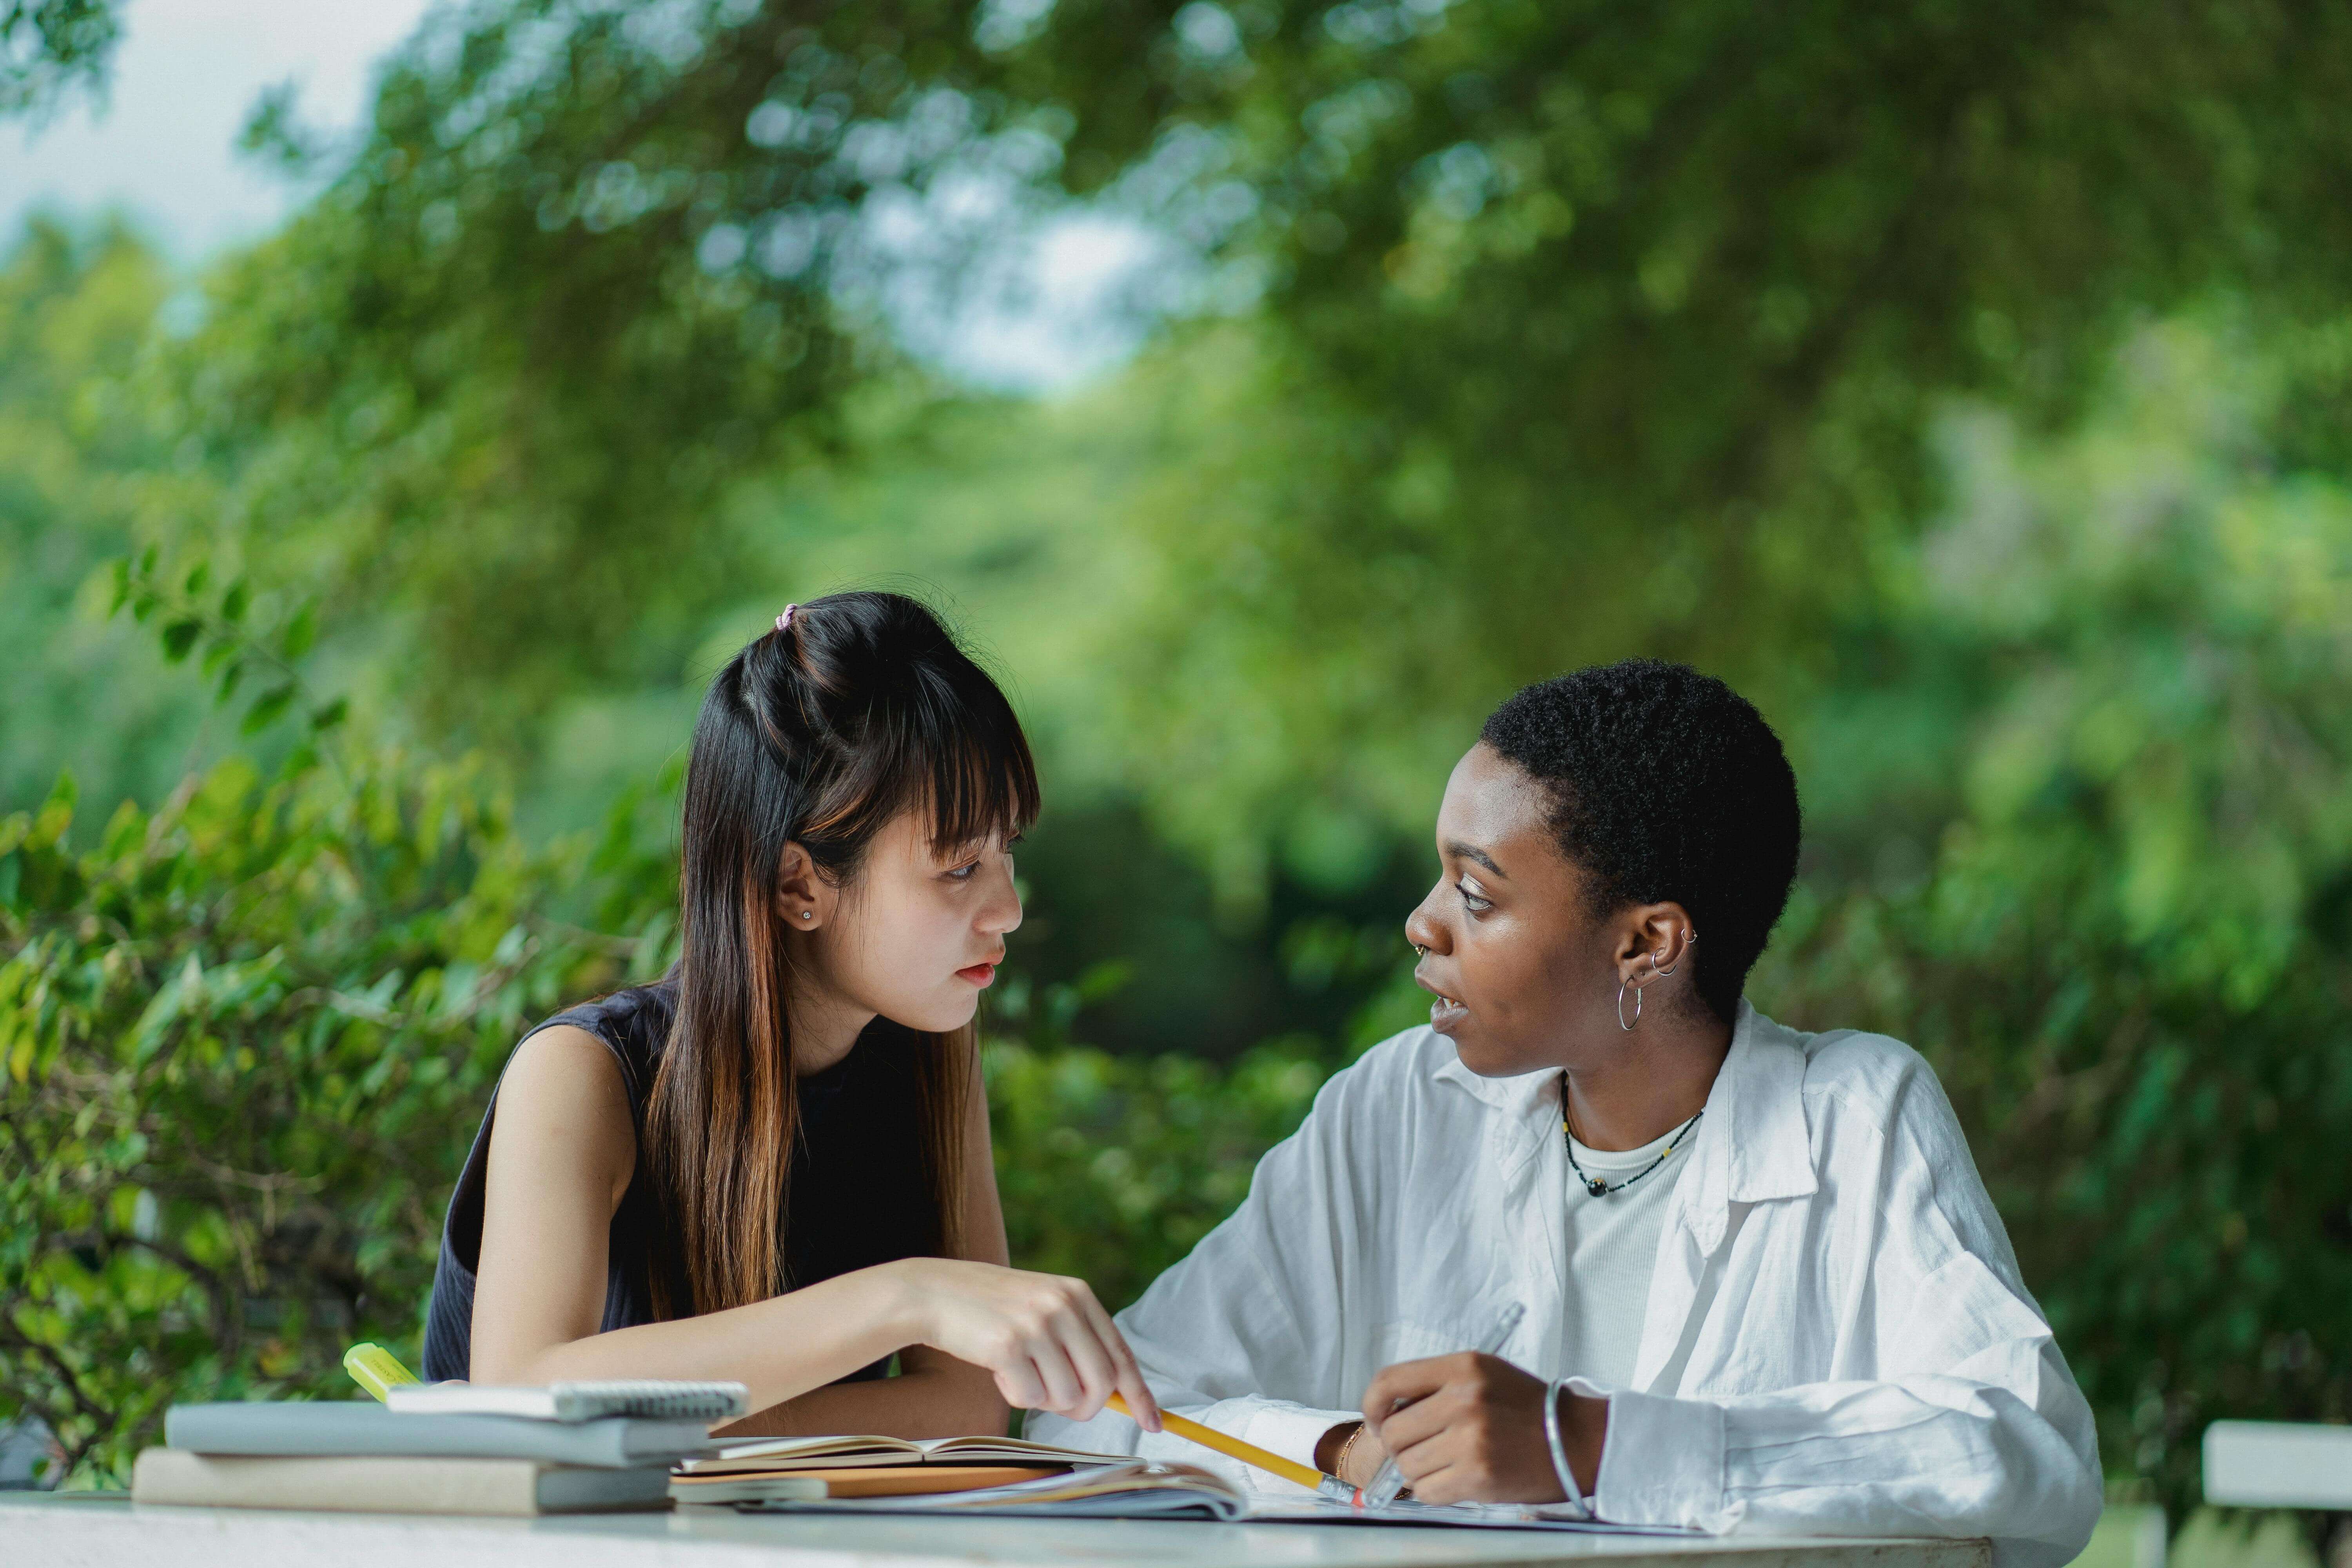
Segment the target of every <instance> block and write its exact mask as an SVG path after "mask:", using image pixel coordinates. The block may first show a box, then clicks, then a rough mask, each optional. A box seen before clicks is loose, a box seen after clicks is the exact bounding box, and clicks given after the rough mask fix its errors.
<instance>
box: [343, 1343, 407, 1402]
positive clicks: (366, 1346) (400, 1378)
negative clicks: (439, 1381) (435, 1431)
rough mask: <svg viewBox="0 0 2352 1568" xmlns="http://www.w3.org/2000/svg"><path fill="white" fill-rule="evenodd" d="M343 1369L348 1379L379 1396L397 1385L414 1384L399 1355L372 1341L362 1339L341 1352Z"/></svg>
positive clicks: (379, 1397) (387, 1392) (381, 1396)
mask: <svg viewBox="0 0 2352 1568" xmlns="http://www.w3.org/2000/svg"><path fill="white" fill-rule="evenodd" d="M343 1370H344V1371H345V1372H347V1373H351V1374H352V1382H353V1383H356V1384H359V1385H360V1386H361V1387H362V1388H364V1389H366V1390H367V1391H368V1392H369V1393H370V1394H374V1395H375V1396H376V1397H377V1398H378V1399H382V1398H383V1396H384V1395H385V1394H389V1393H391V1392H392V1390H393V1387H394V1385H395V1384H403V1383H415V1382H416V1381H417V1377H416V1374H415V1373H413V1372H411V1371H409V1370H408V1369H407V1368H406V1367H404V1366H403V1365H401V1364H400V1358H399V1357H398V1356H396V1355H394V1354H393V1353H392V1352H390V1351H388V1350H386V1349H384V1348H383V1346H382V1345H380V1344H377V1343H375V1342H373V1341H372V1340H371V1341H363V1342H361V1343H359V1344H355V1345H353V1346H352V1348H351V1349H349V1350H347V1351H345V1352H343Z"/></svg>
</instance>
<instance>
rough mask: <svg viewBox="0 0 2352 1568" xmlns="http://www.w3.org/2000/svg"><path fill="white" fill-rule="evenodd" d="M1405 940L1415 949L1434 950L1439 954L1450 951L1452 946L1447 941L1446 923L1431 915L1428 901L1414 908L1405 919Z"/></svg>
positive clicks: (1423, 901)
mask: <svg viewBox="0 0 2352 1568" xmlns="http://www.w3.org/2000/svg"><path fill="white" fill-rule="evenodd" d="M1404 939H1405V941H1407V942H1411V943H1412V945H1413V946H1415V947H1426V948H1433V949H1434V950H1435V951H1437V952H1447V951H1449V948H1450V945H1451V944H1450V943H1448V942H1447V941H1446V940H1445V925H1444V921H1438V920H1435V919H1433V918H1432V916H1431V915H1430V912H1429V900H1427V899H1423V900H1421V902H1420V903H1419V904H1417V905H1415V906H1414V907H1413V911H1412V913H1411V914H1409V915H1407V916H1406V917H1405V921H1404Z"/></svg>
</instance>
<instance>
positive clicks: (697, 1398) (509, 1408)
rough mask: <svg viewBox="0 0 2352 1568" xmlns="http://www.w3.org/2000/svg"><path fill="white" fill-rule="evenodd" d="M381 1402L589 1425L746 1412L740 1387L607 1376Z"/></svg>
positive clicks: (429, 1392)
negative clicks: (614, 1419)
mask: <svg viewBox="0 0 2352 1568" xmlns="http://www.w3.org/2000/svg"><path fill="white" fill-rule="evenodd" d="M383 1402H384V1403H385V1404H386V1405H390V1406H391V1407H392V1408H393V1409H394V1410H395V1411H401V1412H406V1413H412V1414H415V1415H520V1416H522V1417H524V1418H526V1419H529V1420H533V1421H594V1420H597V1419H599V1418H601V1417H604V1416H607V1415H634V1416H637V1417H639V1418H641V1419H647V1420H673V1421H677V1420H701V1421H732V1420H734V1419H736V1418H737V1417H739V1416H742V1415H750V1414H751V1391H750V1390H749V1389H747V1388H745V1387H744V1386H743V1385H742V1384H740V1383H685V1382H669V1381H666V1380H661V1379H656V1378H634V1377H631V1378H609V1379H604V1380H602V1381H598V1382H587V1383H551V1384H543V1385H541V1386H535V1387H531V1386H518V1385H509V1384H487V1383H417V1384H396V1385H394V1387H393V1388H391V1389H390V1390H388V1391H387V1392H386V1393H385V1394H384V1396H383Z"/></svg>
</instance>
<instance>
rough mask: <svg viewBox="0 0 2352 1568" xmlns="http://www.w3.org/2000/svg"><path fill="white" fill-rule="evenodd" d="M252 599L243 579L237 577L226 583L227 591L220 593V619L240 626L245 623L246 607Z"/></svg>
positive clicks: (231, 624)
mask: <svg viewBox="0 0 2352 1568" xmlns="http://www.w3.org/2000/svg"><path fill="white" fill-rule="evenodd" d="M252 599H253V594H252V590H251V589H249V588H247V586H246V581H245V579H244V578H242V577H239V578H238V579H237V580H236V582H234V583H231V584H229V585H228V592H227V593H226V594H223V595H221V607H220V614H221V619H222V620H225V621H226V622H227V623H228V624H229V625H230V626H242V625H243V624H244V623H245V612H246V608H247V605H250V604H251V602H252Z"/></svg>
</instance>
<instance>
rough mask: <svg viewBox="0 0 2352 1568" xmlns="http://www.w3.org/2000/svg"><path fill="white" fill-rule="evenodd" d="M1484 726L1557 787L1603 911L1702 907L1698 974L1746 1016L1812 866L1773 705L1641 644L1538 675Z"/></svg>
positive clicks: (1493, 741) (1567, 841) (1487, 737)
mask: <svg viewBox="0 0 2352 1568" xmlns="http://www.w3.org/2000/svg"><path fill="white" fill-rule="evenodd" d="M1478 738H1479V739H1480V740H1482V741H1484V742H1486V744H1487V745H1489V746H1492V747H1493V748H1494V749H1495V750H1496V751H1497V752H1500V753H1502V755H1503V756H1505V757H1506V758H1507V759H1509V760H1510V761H1511V762H1512V763H1516V764H1517V766H1518V767H1519V768H1521V769H1522V770H1524V771H1525V772H1526V773H1528V774H1529V775H1530V776H1532V777H1533V778H1534V779H1535V780H1536V781H1537V782H1538V783H1539V784H1542V785H1544V787H1545V788H1546V790H1547V791H1548V792H1549V795H1550V796H1551V807H1552V809H1551V812H1550V816H1549V820H1550V824H1551V826H1552V829H1553V831H1554V832H1555V833H1557V834H1558V835H1559V845H1560V849H1561V851H1562V853H1563V854H1565V855H1566V856H1567V858H1568V859H1569V862H1570V864H1571V865H1573V866H1575V867H1577V868H1580V870H1582V871H1583V872H1584V874H1585V879H1586V884H1587V888H1588V889H1589V892H1590V895H1591V902H1592V909H1593V912H1594V914H1596V915H1606V914H1609V913H1612V912H1613V911H1615V910H1622V909H1623V908H1625V907H1626V906H1627V905H1629V904H1648V903H1665V902H1673V903H1678V904H1680V905H1682V907H1683V908H1684V909H1685V910H1687V911H1689V914H1690V917H1691V923H1692V928H1693V929H1694V930H1696V931H1698V932H1699V934H1700V935H1701V936H1703V937H1704V938H1705V939H1706V940H1705V941H1703V942H1699V943H1698V945H1697V946H1696V947H1694V948H1693V949H1692V950H1691V954H1690V960H1686V961H1685V962H1692V961H1695V962H1696V963H1697V965H1698V967H1697V970H1696V973H1695V974H1694V975H1693V977H1692V984H1693V987H1694V988H1695V990H1696V993H1697V994H1698V996H1699V999H1700V1000H1701V1001H1703V1002H1705V1003H1706V1005H1707V1007H1708V1008H1709V1009H1710V1010H1711V1011H1713V1012H1714V1014H1715V1015H1716V1016H1717V1017H1718V1018H1721V1019H1722V1020H1723V1021H1724V1022H1725V1023H1729V1022H1731V1021H1732V1019H1733V1017H1734V1016H1736V1014H1737V1013H1738V1007H1739V993H1740V988H1741V987H1742V986H1744V985H1745V984H1747V982H1748V971H1749V970H1750V969H1752V968H1754V967H1755V965H1756V960H1757V958H1758V957H1759V955H1760V954H1761V953H1762V952H1763V951H1764V943H1765V942H1766V940H1767V939H1768V938H1769V937H1770V935H1771V934H1772V927H1773V925H1774V923H1775V922H1777V921H1779V920H1780V911H1781V910H1783V909H1784V908H1786V907H1787V905H1788V902H1789V885H1790V882H1791V881H1793V880H1794V879H1795V878H1796V874H1797V845H1798V839H1799V836H1800V832H1801V829H1800V826H1799V820H1798V811H1797V777H1796V774H1795V773H1793V772H1792V771H1790V767H1789V759H1788V757H1787V756H1786V755H1785V754H1784V753H1783V752H1781V750H1780V737H1779V736H1777V735H1775V734H1773V733H1772V729H1771V726H1770V725H1769V724H1767V723H1765V722H1764V716H1763V715H1762V714H1760V713H1759V712H1757V711H1756V710H1755V708H1754V706H1752V705H1751V704H1750V703H1749V702H1748V700H1747V699H1746V698H1744V697H1741V696H1740V695H1739V694H1738V692H1736V691H1734V690H1732V689H1731V688H1729V687H1728V686H1726V685H1725V684H1724V683H1723V682H1721V681H1720V680H1717V679H1715V678H1714V677H1712V676H1707V675H1701V674H1700V673H1699V672H1698V671H1696V670H1695V669H1692V668H1688V667H1687V666H1685V665H1679V664H1667V663H1665V662H1664V661H1662V660H1659V659H1654V658H1629V659H1626V660H1624V661H1623V662H1622V663H1620V664H1608V665H1599V666H1596V667H1594V668H1591V669H1580V670H1578V671H1576V672H1575V673H1574V674H1572V675H1563V676H1559V677H1558V678H1556V679H1551V680H1546V681H1540V682H1538V683H1537V684H1536V685H1534V686H1530V687H1528V688H1527V689H1525V690H1523V691H1521V692H1519V693H1518V694H1517V696H1514V697H1513V698H1511V699H1510V700H1508V701H1507V702H1505V703H1504V704H1503V705H1502V706H1501V707H1500V708H1497V709H1496V710H1495V711H1494V714H1493V715H1492V716H1491V717H1490V718H1488V719H1487V721H1486V728H1485V729H1483V730H1482V731H1479V737H1478Z"/></svg>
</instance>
